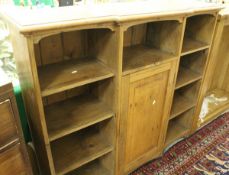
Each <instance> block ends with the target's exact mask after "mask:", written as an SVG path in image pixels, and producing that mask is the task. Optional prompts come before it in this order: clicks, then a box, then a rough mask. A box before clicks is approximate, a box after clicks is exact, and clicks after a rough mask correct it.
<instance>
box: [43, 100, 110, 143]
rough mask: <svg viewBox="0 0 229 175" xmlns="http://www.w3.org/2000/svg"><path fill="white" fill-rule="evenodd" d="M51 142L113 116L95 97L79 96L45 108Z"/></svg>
mask: <svg viewBox="0 0 229 175" xmlns="http://www.w3.org/2000/svg"><path fill="white" fill-rule="evenodd" d="M45 115H46V121H47V127H48V133H49V139H50V140H51V141H53V140H55V139H58V138H60V137H63V136H65V135H68V134H70V133H73V132H76V131H78V130H80V129H83V128H86V127H88V126H90V125H93V124H95V123H98V122H101V121H103V120H106V119H108V118H111V117H112V116H113V115H114V114H113V112H112V111H111V110H110V109H109V108H108V106H107V105H106V104H104V103H103V102H101V101H100V100H98V99H96V98H95V97H89V96H80V97H76V98H72V99H69V100H66V101H63V102H59V103H56V104H53V105H50V106H47V107H46V108H45Z"/></svg>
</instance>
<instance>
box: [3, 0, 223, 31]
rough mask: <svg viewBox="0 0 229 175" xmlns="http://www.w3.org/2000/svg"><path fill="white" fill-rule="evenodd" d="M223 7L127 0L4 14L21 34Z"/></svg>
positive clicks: (6, 8) (12, 9)
mask: <svg viewBox="0 0 229 175" xmlns="http://www.w3.org/2000/svg"><path fill="white" fill-rule="evenodd" d="M220 9H222V6H220V5H217V4H212V3H203V2H201V3H200V2H197V3H194V4H193V2H192V3H191V2H190V3H188V1H185V2H181V1H179V0H173V1H170V2H166V1H159V2H147V1H146V2H131V3H130V2H125V3H108V4H97V5H81V6H68V7H57V8H48V7H47V8H43V9H28V8H22V7H12V6H4V7H1V8H0V17H1V16H2V17H3V18H4V19H5V20H7V21H9V22H10V23H13V24H14V25H16V27H17V28H19V31H20V32H21V33H28V32H34V31H39V30H47V29H49V30H50V29H55V28H57V27H58V28H59V27H63V26H66V25H72V26H78V25H85V24H95V23H105V22H114V23H120V22H127V21H132V20H137V19H144V18H151V17H152V18H154V17H155V18H158V17H166V16H176V15H182V14H183V15H191V14H194V13H200V12H207V11H212V10H216V11H217V10H218V11H219V10H220Z"/></svg>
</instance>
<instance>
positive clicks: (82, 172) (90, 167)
mask: <svg viewBox="0 0 229 175" xmlns="http://www.w3.org/2000/svg"><path fill="white" fill-rule="evenodd" d="M92 172H93V175H112V173H111V170H108V169H106V168H105V167H104V166H103V165H102V164H101V163H100V162H99V161H98V160H95V161H93V162H91V163H89V164H87V165H84V166H83V167H81V168H79V169H77V170H75V171H73V172H71V173H68V174H67V175H92Z"/></svg>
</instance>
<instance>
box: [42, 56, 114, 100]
mask: <svg viewBox="0 0 229 175" xmlns="http://www.w3.org/2000/svg"><path fill="white" fill-rule="evenodd" d="M38 75H39V80H40V88H41V95H42V96H43V97H44V96H48V95H52V94H55V93H58V92H62V91H65V90H68V89H72V88H75V87H78V86H82V85H85V84H88V83H92V82H96V81H99V80H103V79H106V78H110V77H113V76H114V74H113V73H112V72H111V70H110V69H109V68H107V67H106V66H105V65H104V64H103V63H102V62H100V61H99V60H97V59H88V58H84V59H76V60H68V61H64V62H60V63H55V64H50V65H46V66H42V67H39V68H38Z"/></svg>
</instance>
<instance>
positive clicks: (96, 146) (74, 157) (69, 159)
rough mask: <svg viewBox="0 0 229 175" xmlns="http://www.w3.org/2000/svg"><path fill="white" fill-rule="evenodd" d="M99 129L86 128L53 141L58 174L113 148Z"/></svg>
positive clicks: (52, 146) (71, 169) (53, 152)
mask: <svg viewBox="0 0 229 175" xmlns="http://www.w3.org/2000/svg"><path fill="white" fill-rule="evenodd" d="M107 142H108V141H107V140H106V139H105V138H104V137H102V136H101V134H99V132H98V131H94V130H93V129H91V130H86V131H84V132H81V133H78V134H77V135H76V134H72V135H69V136H67V137H65V138H62V139H59V140H56V141H54V142H52V144H51V149H52V154H53V160H54V165H55V169H56V173H57V174H65V173H68V172H70V171H73V170H75V169H76V168H79V167H81V166H83V165H85V164H87V163H89V162H91V161H93V160H95V159H97V158H99V157H101V156H103V155H105V154H107V153H109V152H111V151H112V150H113V146H112V145H111V144H110V143H107Z"/></svg>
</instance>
